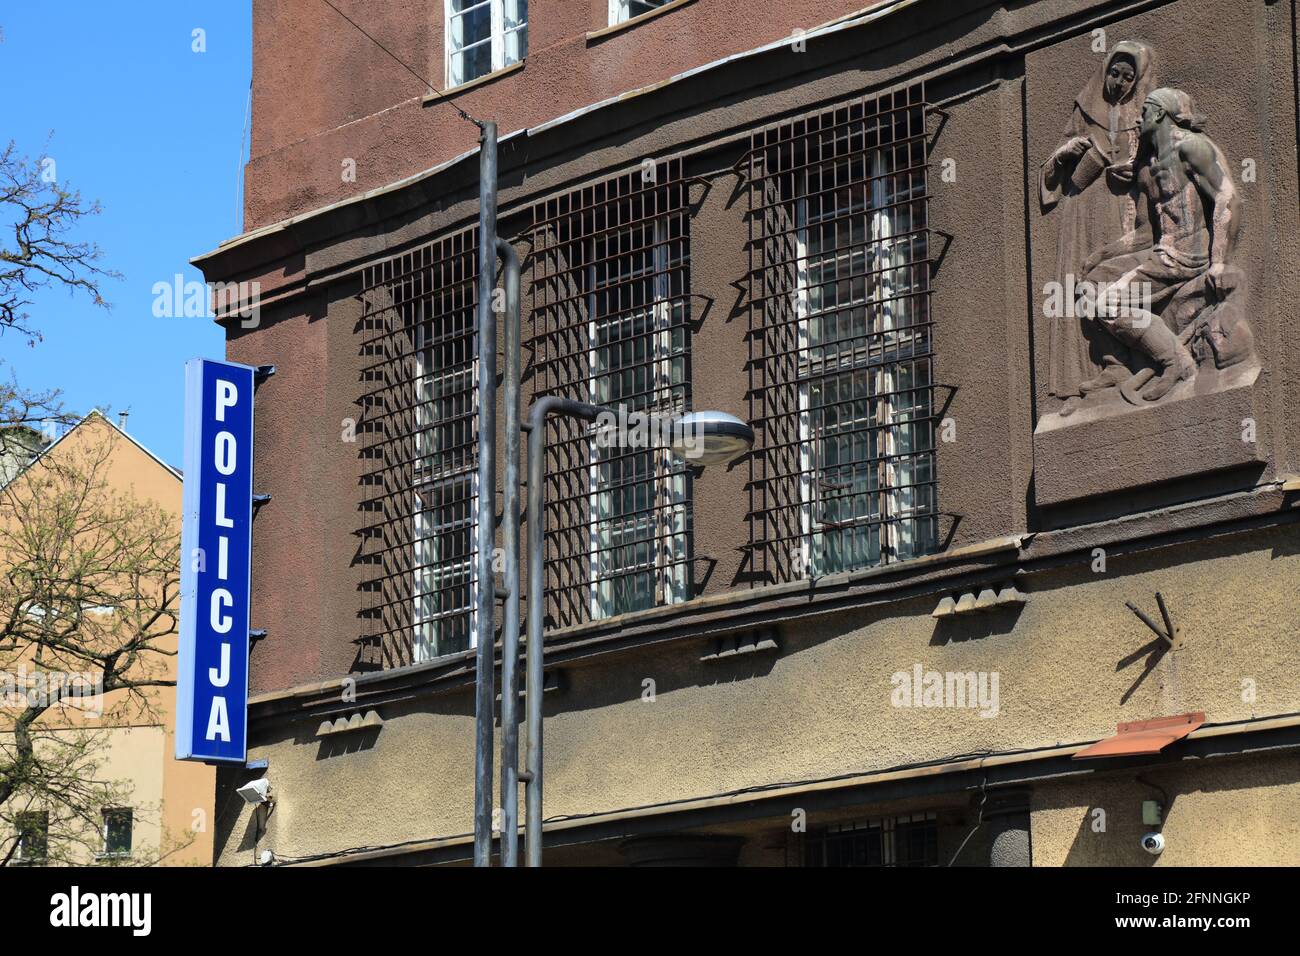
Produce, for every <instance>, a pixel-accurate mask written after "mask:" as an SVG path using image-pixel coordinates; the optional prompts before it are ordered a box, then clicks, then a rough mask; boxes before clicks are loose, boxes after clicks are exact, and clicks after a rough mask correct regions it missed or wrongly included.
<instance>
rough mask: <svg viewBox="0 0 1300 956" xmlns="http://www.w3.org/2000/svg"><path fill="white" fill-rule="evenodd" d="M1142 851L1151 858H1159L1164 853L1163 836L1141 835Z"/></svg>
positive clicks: (1155, 834)
mask: <svg viewBox="0 0 1300 956" xmlns="http://www.w3.org/2000/svg"><path fill="white" fill-rule="evenodd" d="M1142 849H1144V850H1146V851H1147V852H1148V853H1150V854H1151V855H1152V856H1159V855H1160V854H1161V853H1163V852H1164V851H1165V835H1164V834H1163V833H1144V834H1143V835H1142Z"/></svg>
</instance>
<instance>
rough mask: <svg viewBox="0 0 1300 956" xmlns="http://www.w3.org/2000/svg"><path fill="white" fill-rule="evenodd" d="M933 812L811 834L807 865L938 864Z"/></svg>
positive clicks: (838, 826) (805, 852)
mask: <svg viewBox="0 0 1300 956" xmlns="http://www.w3.org/2000/svg"><path fill="white" fill-rule="evenodd" d="M938 865H939V823H938V818H937V817H936V815H935V814H933V813H913V814H910V815H907V816H898V817H882V818H878V819H872V820H865V821H860V822H856V823H844V824H837V825H835V826H830V827H826V828H824V829H822V830H819V831H816V832H814V833H810V834H808V837H807V839H806V841H805V843H804V866H809V867H820V866H833V867H840V866H938Z"/></svg>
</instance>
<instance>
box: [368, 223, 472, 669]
mask: <svg viewBox="0 0 1300 956" xmlns="http://www.w3.org/2000/svg"><path fill="white" fill-rule="evenodd" d="M477 239H478V230H477V229H468V230H464V231H462V232H458V233H455V234H453V235H450V236H447V237H445V238H442V239H439V240H436V241H434V242H430V243H427V244H425V245H422V246H420V247H418V248H416V249H413V250H411V251H409V252H405V253H402V254H401V255H397V256H394V257H392V258H390V259H385V260H383V261H382V262H378V263H376V264H374V265H371V266H368V267H367V268H366V269H365V270H364V272H363V276H362V289H361V292H360V300H361V304H362V311H361V320H360V332H361V336H362V346H361V354H362V356H363V359H362V365H363V368H362V374H361V379H362V383H363V394H362V396H361V400H360V405H361V422H360V425H359V427H358V431H359V432H360V435H361V437H362V448H361V456H362V459H363V461H364V464H365V469H364V475H363V477H362V485H363V488H364V492H365V494H364V499H363V502H362V508H361V510H362V514H363V515H364V517H365V522H366V523H365V526H364V528H363V529H362V531H361V537H362V548H361V558H360V559H361V561H362V562H363V563H364V564H365V565H366V566H367V567H369V568H370V569H372V570H373V575H372V576H371V577H369V578H368V579H367V580H366V581H365V583H364V584H363V585H362V593H363V595H364V607H363V610H362V612H361V617H362V619H363V624H364V633H363V634H362V635H361V638H360V641H359V643H360V644H361V645H362V653H361V654H359V666H361V667H370V668H376V667H378V668H384V669H388V668H394V667H402V666H405V665H408V664H413V663H418V662H420V661H423V660H429V659H432V658H434V657H439V656H442V655H445V654H452V653H455V652H457V651H463V650H466V649H468V648H469V647H470V646H471V643H472V638H471V635H472V633H473V607H474V555H475V547H474V524H475V518H474V516H475V509H476V507H477V504H476V502H477V498H478V488H477V473H476V469H477V464H478V459H477V453H476V449H477V446H478V415H477V367H478V363H477V361H476V355H477V351H476V349H477V344H476V339H477V336H476V323H475V306H476V303H477V298H478V295H477V277H478V265H477V261H476V248H477Z"/></svg>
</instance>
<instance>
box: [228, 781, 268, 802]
mask: <svg viewBox="0 0 1300 956" xmlns="http://www.w3.org/2000/svg"><path fill="white" fill-rule="evenodd" d="M270 792H271V781H270V780H267V779H266V778H265V777H262V778H260V779H258V780H252V781H250V782H248V783H246V784H244V785H243V786H242V787H240V788H238V789H237V790H236V791H235V793H237V794H239V795H240V796H241V797H243V798H244V802H245V803H253V804H258V803H266V802H267V801H269V800H270V796H269V794H270Z"/></svg>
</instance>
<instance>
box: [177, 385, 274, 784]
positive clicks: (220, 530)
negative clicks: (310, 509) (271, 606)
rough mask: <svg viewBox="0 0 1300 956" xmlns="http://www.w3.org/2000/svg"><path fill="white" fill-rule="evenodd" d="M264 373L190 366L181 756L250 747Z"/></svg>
mask: <svg viewBox="0 0 1300 956" xmlns="http://www.w3.org/2000/svg"><path fill="white" fill-rule="evenodd" d="M254 374H255V373H254V370H253V369H252V368H250V367H249V366H247V365H236V364H234V363H231V362H213V361H209V360H207V359H192V360H190V361H189V362H187V363H186V365H185V475H184V479H185V483H184V491H183V496H182V498H183V509H184V516H183V519H182V522H181V627H180V654H179V659H178V661H177V671H178V674H177V681H176V758H177V759H178V760H205V761H221V762H231V763H243V762H244V761H245V757H246V753H247V744H248V721H247V716H248V715H247V708H248V624H249V621H248V602H249V591H250V580H249V575H250V569H251V558H252V546H253V539H252V530H253V529H252V523H253V384H254Z"/></svg>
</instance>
